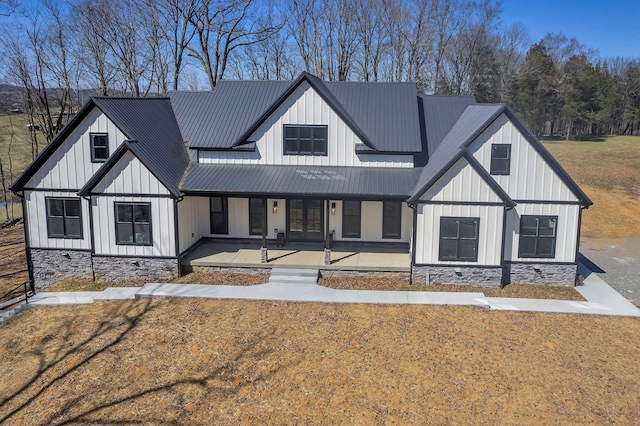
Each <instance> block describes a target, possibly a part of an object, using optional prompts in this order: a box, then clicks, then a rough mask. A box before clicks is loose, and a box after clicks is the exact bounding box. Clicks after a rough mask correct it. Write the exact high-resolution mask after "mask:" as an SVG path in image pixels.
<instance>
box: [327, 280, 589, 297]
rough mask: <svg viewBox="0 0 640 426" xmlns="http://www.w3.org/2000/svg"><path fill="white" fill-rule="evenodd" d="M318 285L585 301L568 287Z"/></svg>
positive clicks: (349, 282) (345, 282) (330, 282)
mask: <svg viewBox="0 0 640 426" xmlns="http://www.w3.org/2000/svg"><path fill="white" fill-rule="evenodd" d="M318 284H320V285H322V286H325V287H329V288H335V289H338V290H391V291H394V290H395V291H435V292H467V293H484V294H485V296H487V297H512V298H523V299H554V300H582V301H584V300H586V299H585V298H584V297H582V295H581V294H580V293H578V292H577V291H576V290H575V289H574V288H572V287H556V286H545V285H533V284H509V285H507V286H505V287H504V288H484V287H475V286H471V285H435V284H434V285H410V284H409V280H408V279H407V280H402V279H389V278H369V277H366V278H352V277H321V278H320V279H319V280H318Z"/></svg>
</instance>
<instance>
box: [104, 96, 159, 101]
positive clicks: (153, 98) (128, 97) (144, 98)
mask: <svg viewBox="0 0 640 426" xmlns="http://www.w3.org/2000/svg"><path fill="white" fill-rule="evenodd" d="M91 99H119V100H134V101H147V100H149V101H152V100H170V98H169V97H168V96H91Z"/></svg>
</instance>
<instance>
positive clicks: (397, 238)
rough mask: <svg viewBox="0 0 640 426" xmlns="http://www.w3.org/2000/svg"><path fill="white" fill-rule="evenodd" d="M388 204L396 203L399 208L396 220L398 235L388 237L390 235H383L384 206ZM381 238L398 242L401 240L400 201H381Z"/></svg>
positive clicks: (384, 221) (385, 218)
mask: <svg viewBox="0 0 640 426" xmlns="http://www.w3.org/2000/svg"><path fill="white" fill-rule="evenodd" d="M388 203H396V204H398V205H399V206H400V208H399V210H398V212H399V213H398V220H399V225H400V226H399V228H400V229H399V231H398V235H390V234H385V231H384V230H385V226H384V225H385V223H386V221H387V216H385V214H384V210H385V209H384V206H385V205H386V204H388ZM382 238H383V239H389V240H399V239H401V238H402V201H393V200H389V201H383V202H382Z"/></svg>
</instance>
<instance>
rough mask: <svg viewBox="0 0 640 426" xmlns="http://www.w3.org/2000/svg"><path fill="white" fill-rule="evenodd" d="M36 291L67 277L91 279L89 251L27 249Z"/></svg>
mask: <svg viewBox="0 0 640 426" xmlns="http://www.w3.org/2000/svg"><path fill="white" fill-rule="evenodd" d="M29 254H30V257H31V265H30V266H31V267H32V268H33V281H34V285H35V288H36V291H38V290H41V289H43V288H45V287H48V286H50V285H51V284H54V283H56V282H58V281H63V280H67V279H79V280H87V279H89V280H91V279H93V272H92V270H91V252H89V251H83V250H57V249H55V250H51V249H37V248H33V249H29Z"/></svg>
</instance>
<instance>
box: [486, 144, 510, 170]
mask: <svg viewBox="0 0 640 426" xmlns="http://www.w3.org/2000/svg"><path fill="white" fill-rule="evenodd" d="M510 172H511V145H508V144H495V143H494V144H492V145H491V174H492V175H508V174H509V173H510Z"/></svg>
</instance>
